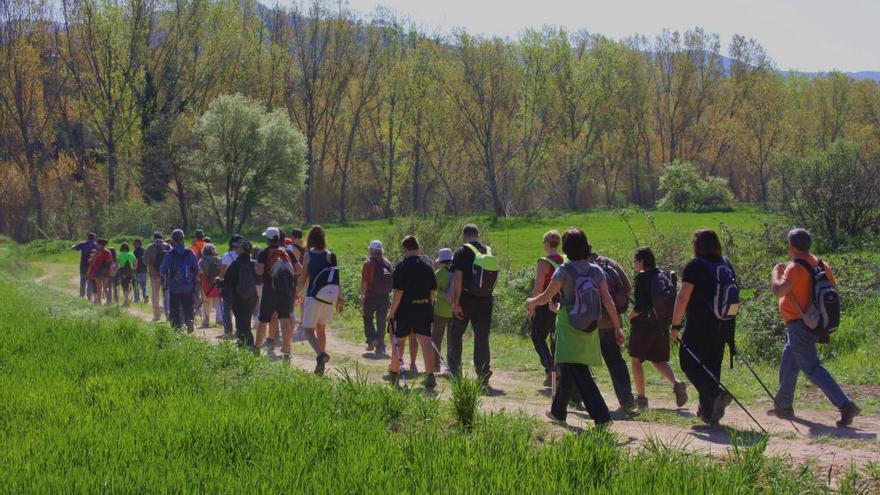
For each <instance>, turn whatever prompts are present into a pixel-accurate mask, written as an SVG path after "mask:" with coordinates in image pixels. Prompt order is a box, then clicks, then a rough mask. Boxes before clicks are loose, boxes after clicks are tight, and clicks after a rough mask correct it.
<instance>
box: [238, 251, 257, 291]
mask: <svg viewBox="0 0 880 495" xmlns="http://www.w3.org/2000/svg"><path fill="white" fill-rule="evenodd" d="M235 294H236V295H238V297H240V298H242V299H247V300H250V299H255V298H256V297H257V272H256V271H254V262H253V261H251V260H245V261H242V262H241V263H239V264H238V282H237V283H236V284H235Z"/></svg>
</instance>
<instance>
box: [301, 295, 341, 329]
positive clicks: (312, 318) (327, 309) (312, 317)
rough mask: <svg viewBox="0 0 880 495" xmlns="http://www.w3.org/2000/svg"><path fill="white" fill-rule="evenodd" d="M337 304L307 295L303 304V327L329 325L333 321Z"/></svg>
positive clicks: (311, 327) (312, 327)
mask: <svg viewBox="0 0 880 495" xmlns="http://www.w3.org/2000/svg"><path fill="white" fill-rule="evenodd" d="M335 309H336V308H335V305H333V304H327V303H323V302H321V301H318V300H317V299H315V298H314V297H307V298H306V302H305V304H304V305H303V321H302V328H310V329H314V328H317V327H318V326H319V325H320V326H326V325H329V324H330V323H331V322H332V321H333V311H334V310H335Z"/></svg>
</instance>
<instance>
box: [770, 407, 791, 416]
mask: <svg viewBox="0 0 880 495" xmlns="http://www.w3.org/2000/svg"><path fill="white" fill-rule="evenodd" d="M767 416H776V417H777V418H780V419H794V417H795V415H794V408H793V407H791V406H789V407H774V408H773V409H770V410H769V411H767Z"/></svg>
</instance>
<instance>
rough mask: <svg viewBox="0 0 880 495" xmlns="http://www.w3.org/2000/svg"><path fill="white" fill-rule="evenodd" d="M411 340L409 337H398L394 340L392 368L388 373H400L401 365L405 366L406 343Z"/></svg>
mask: <svg viewBox="0 0 880 495" xmlns="http://www.w3.org/2000/svg"><path fill="white" fill-rule="evenodd" d="M407 340H409V337H396V338H394V339H392V346H393V347H394V348H393V349H391V366H390V367H389V368H388V371H390V372H391V373H400V365H401V364H403V363H402V361H403V353H404V351H405V350H406V341H407Z"/></svg>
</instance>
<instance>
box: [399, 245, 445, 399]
mask: <svg viewBox="0 0 880 495" xmlns="http://www.w3.org/2000/svg"><path fill="white" fill-rule="evenodd" d="M402 248H403V256H404V258H403V261H401V262H400V263H398V264H397V266H395V267H394V274H393V277H394V297H393V300H392V302H391V310H390V311H389V313H388V321H390V322H392V325H391V329H392V332H393V333H392V342H391V345H392V349H391V367H390V369H389V375H390V377H391V380H392V381H393V382H396V379H397V376H398V375H399V373H400V366H401V360H402V358H403V351H404V349H405V348H406V340H407V338H408V337H409V336H410V335H412V334H415V336H416V339H417V341H418V344H419V347H421V348H422V357H423V358H424V360H425V361H424V362H425V371H427V372H428V375H427V377H426V378H425V388H427V389H433V388H434V387H435V386H436V385H437V381H436V379H435V378H434V373H433V371H434V368H435V367H434V351H433V349H432V348H431V325H432V323H433V322H434V293H435V292H436V290H437V279H436V278H435V277H434V269H433V268H431V265H430V264H428V263H426V262H425V260H424V259H423V258H422V257H421V256H420V254H421V253H420V247H419V241H418V240H417V239H416V238H415V236H411V235H409V236H406V238H404V239H403V245H402Z"/></svg>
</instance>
